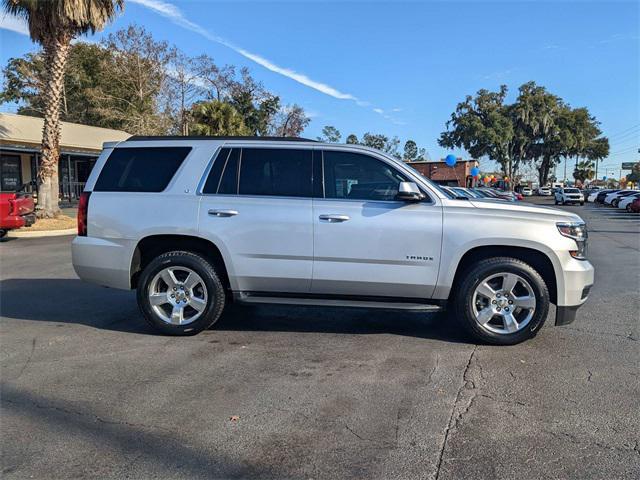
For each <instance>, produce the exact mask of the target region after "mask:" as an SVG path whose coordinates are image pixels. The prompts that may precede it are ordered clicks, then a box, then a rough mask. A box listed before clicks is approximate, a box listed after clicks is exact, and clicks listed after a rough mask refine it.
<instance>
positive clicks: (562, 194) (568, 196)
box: [555, 187, 584, 205]
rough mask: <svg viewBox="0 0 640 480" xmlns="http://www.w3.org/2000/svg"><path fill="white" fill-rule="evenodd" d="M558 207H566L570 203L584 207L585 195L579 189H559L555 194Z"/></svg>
mask: <svg viewBox="0 0 640 480" xmlns="http://www.w3.org/2000/svg"><path fill="white" fill-rule="evenodd" d="M555 203H556V205H558V204H560V205H566V204H568V203H579V204H580V205H584V194H583V193H582V192H581V191H580V190H579V189H577V188H562V187H558V189H557V190H556V193H555Z"/></svg>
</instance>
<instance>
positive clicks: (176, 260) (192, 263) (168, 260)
mask: <svg viewBox="0 0 640 480" xmlns="http://www.w3.org/2000/svg"><path fill="white" fill-rule="evenodd" d="M167 267H186V268H189V269H191V270H193V271H194V272H195V273H197V274H198V275H199V276H200V278H201V279H202V281H203V283H204V285H205V286H206V289H207V304H206V306H205V308H204V310H203V311H202V314H201V315H200V316H199V317H198V318H197V319H196V320H194V321H193V322H192V323H188V324H185V325H174V324H169V323H167V322H166V321H164V320H163V319H162V318H161V317H160V316H159V315H158V314H157V313H156V312H155V311H154V310H153V309H152V307H151V303H150V301H149V295H148V293H149V289H150V287H151V282H152V280H153V279H154V277H155V276H156V275H157V274H158V273H159V272H161V271H162V270H164V269H165V268H167ZM137 299H138V306H139V307H140V310H141V312H142V314H143V315H144V318H145V320H146V321H147V322H148V323H149V324H150V325H151V326H152V327H154V328H155V329H156V330H158V331H160V332H162V333H164V334H166V335H195V334H197V333H200V332H201V331H203V330H206V329H207V328H209V327H210V326H211V325H213V324H214V323H215V322H216V321H218V319H219V318H220V315H221V314H222V311H223V309H224V307H225V290H224V286H223V284H222V282H221V280H220V276H219V275H218V274H217V273H216V270H215V268H214V266H213V265H212V264H211V263H210V262H209V261H208V260H207V259H205V258H204V257H201V256H200V255H197V254H195V253H192V252H186V251H173V252H167V253H164V254H162V255H160V256H159V257H157V258H155V259H153V260H152V261H151V262H149V264H148V265H147V266H146V267H145V269H144V270H143V272H142V275H141V276H140V279H139V281H138V289H137Z"/></svg>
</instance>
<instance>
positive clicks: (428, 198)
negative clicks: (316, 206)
mask: <svg viewBox="0 0 640 480" xmlns="http://www.w3.org/2000/svg"><path fill="white" fill-rule="evenodd" d="M325 147H326V146H318V147H316V148H317V149H319V150H321V152H322V193H323V197H322V199H321V200H333V201H351V202H381V203H389V202H395V203H403V204H406V203H410V202H405V201H402V200H366V199H355V198H354V199H349V198H327V192H326V185H325V170H324V151H325V150H331V151H334V152H345V153H355V154H358V155H364V156H367V157H370V158H373V159H374V160H378V161H380V162H383V163H385V164H387V165H388V166H389V167H391V168H393V169H394V170H395V171H396V172H399V173H400V174H401V175H402V176H403V177H408V178H409V179H413V180H414V183H416V185H418V188H420V191H421V192H422V193H424V194H425V195H426V198H425V199H424V200H420V201H419V202H411V203H420V204H423V205H436V202H435V200H434V195H433V194H432V193H431V189H426V188H425V187H424V185H423V183H422V182H420V181H417V182H415V175H409V174H413V172H412V171H411V170H408V169H404V168H403V169H400V168H398V167H399V165H397V163H396V162H395V161H392V160H390V159H388V158H386V157H385V156H384V155H382V154H381V153H380V154H378V155H375V154H374V153H377V152H375V151H371V150H369V149H362V150H361V149H355V148H354V149H351V148H325Z"/></svg>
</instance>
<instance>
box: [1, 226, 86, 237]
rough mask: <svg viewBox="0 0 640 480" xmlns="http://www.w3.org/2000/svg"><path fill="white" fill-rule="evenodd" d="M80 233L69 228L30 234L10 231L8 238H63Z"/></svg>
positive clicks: (75, 229)
mask: <svg viewBox="0 0 640 480" xmlns="http://www.w3.org/2000/svg"><path fill="white" fill-rule="evenodd" d="M77 233H78V229H77V228H67V229H65V230H42V231H35V232H29V231H27V230H25V231H24V232H21V231H15V230H10V231H9V232H7V237H8V238H42V237H62V236H65V235H76V234H77Z"/></svg>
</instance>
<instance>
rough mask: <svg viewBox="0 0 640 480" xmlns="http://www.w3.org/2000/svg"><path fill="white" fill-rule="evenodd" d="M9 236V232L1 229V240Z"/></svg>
mask: <svg viewBox="0 0 640 480" xmlns="http://www.w3.org/2000/svg"><path fill="white" fill-rule="evenodd" d="M6 234H7V231H6V230H4V229H0V238H4V236H5V235H6Z"/></svg>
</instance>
